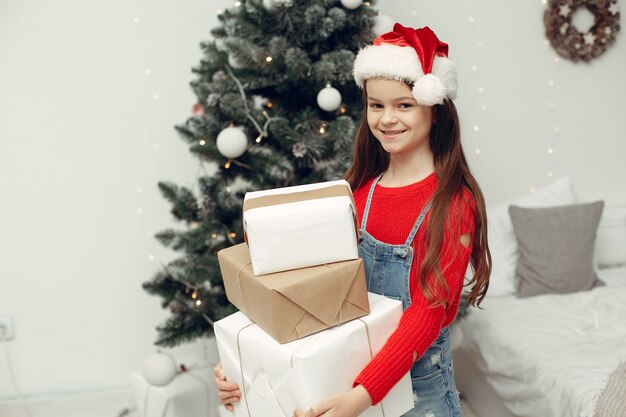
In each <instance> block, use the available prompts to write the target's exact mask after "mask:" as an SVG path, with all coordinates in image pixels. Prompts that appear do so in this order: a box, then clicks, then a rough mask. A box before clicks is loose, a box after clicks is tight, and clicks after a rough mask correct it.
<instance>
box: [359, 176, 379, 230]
mask: <svg viewBox="0 0 626 417" xmlns="http://www.w3.org/2000/svg"><path fill="white" fill-rule="evenodd" d="M382 176H383V173H382V172H381V173H380V175H378V176H377V177H376V179H375V180H374V182H372V186H371V187H370V192H369V194H368V195H367V202H366V203H365V210H364V211H363V218H362V219H361V229H363V230H365V225H366V224H367V216H368V215H369V213H370V205H371V203H372V197H373V196H374V188H376V184H378V180H380V177H382Z"/></svg>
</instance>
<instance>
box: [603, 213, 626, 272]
mask: <svg viewBox="0 0 626 417" xmlns="http://www.w3.org/2000/svg"><path fill="white" fill-rule="evenodd" d="M596 262H597V263H598V266H599V267H600V268H611V267H615V266H623V265H626V205H620V206H610V205H609V206H606V207H604V211H603V212H602V218H601V219H600V225H599V226H598V237H597V239H596Z"/></svg>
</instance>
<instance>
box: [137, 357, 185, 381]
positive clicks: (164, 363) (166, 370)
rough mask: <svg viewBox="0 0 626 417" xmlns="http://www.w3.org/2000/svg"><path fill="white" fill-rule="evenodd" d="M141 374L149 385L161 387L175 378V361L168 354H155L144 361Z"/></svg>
mask: <svg viewBox="0 0 626 417" xmlns="http://www.w3.org/2000/svg"><path fill="white" fill-rule="evenodd" d="M141 372H142V374H143V377H144V378H145V379H146V381H148V383H149V384H150V385H154V386H155V387H162V386H164V385H167V384H169V383H170V382H172V381H173V380H174V378H175V377H176V374H177V369H176V361H175V360H174V358H173V357H172V355H170V354H169V353H165V352H161V351H159V352H155V353H152V354H150V355H149V356H148V357H147V358H146V359H145V360H144V362H143V366H142V367H141Z"/></svg>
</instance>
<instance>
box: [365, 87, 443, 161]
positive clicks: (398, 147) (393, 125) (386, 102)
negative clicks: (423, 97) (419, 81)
mask: <svg viewBox="0 0 626 417" xmlns="http://www.w3.org/2000/svg"><path fill="white" fill-rule="evenodd" d="M365 88H366V91H367V124H368V125H369V128H370V130H371V131H372V133H373V134H374V137H375V138H376V139H378V141H379V142H380V143H381V145H382V147H383V149H384V150H385V151H387V152H389V153H390V154H392V155H393V154H406V153H413V152H419V151H420V150H430V143H429V137H430V128H431V125H432V123H433V111H432V107H430V106H421V105H419V104H417V102H416V101H415V98H414V97H413V94H412V92H411V88H410V87H409V86H408V85H406V84H405V83H403V82H401V81H398V80H387V79H380V78H374V79H369V80H367V83H366V86H365Z"/></svg>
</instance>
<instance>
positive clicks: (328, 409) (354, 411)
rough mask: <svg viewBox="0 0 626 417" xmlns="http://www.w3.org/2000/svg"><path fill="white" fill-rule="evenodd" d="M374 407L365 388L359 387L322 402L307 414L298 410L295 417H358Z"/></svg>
mask: <svg viewBox="0 0 626 417" xmlns="http://www.w3.org/2000/svg"><path fill="white" fill-rule="evenodd" d="M371 405H372V399H371V398H370V395H369V394H368V393H367V391H366V390H365V388H363V387H362V386H361V385H357V386H356V387H354V388H352V390H351V391H348V392H344V393H342V394H339V395H334V396H332V397H329V398H327V399H325V400H324V401H320V402H319V403H317V404H315V405H314V406H312V407H311V408H309V409H308V410H307V411H306V412H302V411H300V410H296V411H294V412H293V417H318V416H324V417H357V416H359V415H360V414H361V413H362V412H364V411H365V410H367V409H368V408H369V407H370V406H371Z"/></svg>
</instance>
